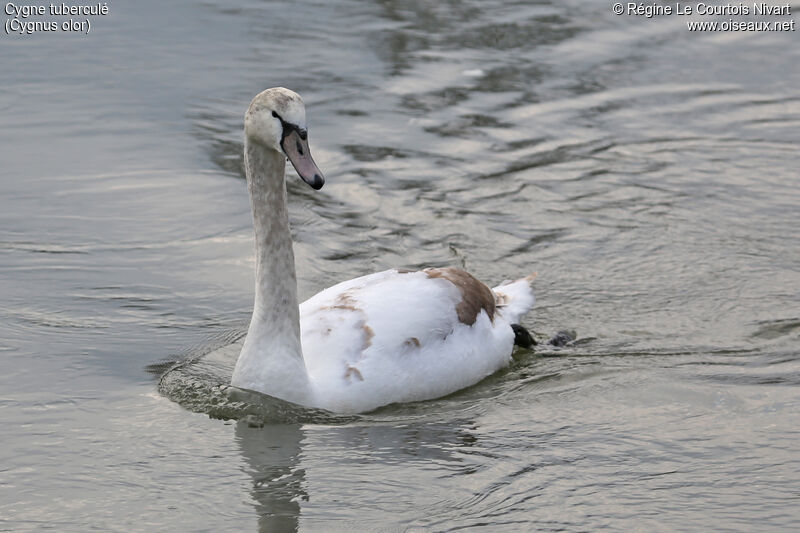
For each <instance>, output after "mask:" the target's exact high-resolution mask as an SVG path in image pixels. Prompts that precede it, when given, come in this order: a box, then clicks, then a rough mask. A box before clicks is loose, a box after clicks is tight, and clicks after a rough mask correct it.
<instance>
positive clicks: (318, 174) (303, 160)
mask: <svg viewBox="0 0 800 533" xmlns="http://www.w3.org/2000/svg"><path fill="white" fill-rule="evenodd" d="M281 148H283V153H285V154H286V157H288V158H289V161H291V162H292V166H293V167H294V169H295V170H296V171H297V173H298V174H299V175H300V177H301V178H303V181H305V182H306V183H308V184H309V185H311V187H313V188H314V189H317V190H319V189H321V188H322V186H323V185H325V177H324V176H323V175H322V171H321V170H320V169H319V168H318V167H317V164H316V163H314V160H313V159H312V158H311V150H309V149H308V136H307V135H306V131H305V130H300V129H292V130H291V131H290V132H289V133H288V134H287V135H284V137H283V139H281Z"/></svg>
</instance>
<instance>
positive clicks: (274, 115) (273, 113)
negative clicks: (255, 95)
mask: <svg viewBox="0 0 800 533" xmlns="http://www.w3.org/2000/svg"><path fill="white" fill-rule="evenodd" d="M272 116H273V117H275V118H277V119H278V120H280V118H281V117H279V116H278V114H277V113H276V112H275V111H273V112H272Z"/></svg>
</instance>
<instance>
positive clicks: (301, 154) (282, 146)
mask: <svg viewBox="0 0 800 533" xmlns="http://www.w3.org/2000/svg"><path fill="white" fill-rule="evenodd" d="M244 134H245V136H246V137H247V140H248V141H249V142H255V143H257V144H259V145H261V146H263V147H264V148H265V149H269V150H275V151H276V152H280V153H282V154H285V155H286V157H288V158H289V161H291V162H292V166H294V169H295V170H296V171H297V174H298V175H299V176H300V177H301V178H303V181H305V182H306V183H308V184H309V185H311V186H312V187H313V188H314V189H320V188H321V187H322V186H323V185H324V184H325V178H324V176H323V175H322V172H321V171H320V169H319V168H317V164H316V163H314V160H313V159H312V158H311V151H310V150H309V149H308V132H307V131H306V108H305V106H304V105H303V99H302V98H300V95H299V94H297V93H295V92H293V91H290V90H289V89H284V88H283V87H273V88H272V89H267V90H266V91H263V92H261V93H259V94H258V95H257V96H256V97H255V98H253V101H252V102H250V107H249V108H248V109H247V113H246V114H245V116H244Z"/></svg>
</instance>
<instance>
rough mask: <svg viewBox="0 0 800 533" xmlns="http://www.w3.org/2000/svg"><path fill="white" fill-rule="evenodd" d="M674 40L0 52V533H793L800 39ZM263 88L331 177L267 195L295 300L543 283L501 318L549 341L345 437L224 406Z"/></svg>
mask: <svg viewBox="0 0 800 533" xmlns="http://www.w3.org/2000/svg"><path fill="white" fill-rule="evenodd" d="M794 8H795V11H798V12H800V6H797V5H795V6H794ZM793 17H796V15H792V16H789V17H783V18H781V19H780V20H784V19H785V20H789V19H791V18H793ZM722 19H725V17H722ZM722 19H721V20H722ZM756 19H757V18H756ZM756 19H754V20H756ZM685 20H686V18H685V17H683V18H681V17H677V16H668V17H655V18H651V19H648V18H644V17H634V16H616V15H614V14H613V13H612V12H611V2H599V1H598V2H578V1H574V2H573V1H568V2H552V3H551V2H546V1H545V2H536V3H531V2H516V3H515V2H500V1H494V2H493V1H488V2H484V1H481V2H478V1H473V2H422V1H420V2H393V1H378V2H366V1H364V2H359V1H345V2H336V3H326V2H253V1H250V2H226V1H222V0H217V1H210V2H203V3H197V2H189V1H187V0H179V1H177V2H169V3H164V2H152V1H141V2H135V3H133V2H124V3H123V2H115V3H112V5H111V13H110V14H109V15H108V16H106V17H104V18H98V19H95V22H94V23H93V26H92V30H91V32H90V33H89V34H88V35H68V34H65V33H57V34H52V33H49V34H34V35H23V36H19V35H16V36H7V35H4V34H3V35H2V36H1V37H0V48H2V53H1V54H0V65H1V66H2V72H3V83H2V84H0V110H1V111H2V113H0V153H2V164H0V427H2V440H1V441H0V442H2V446H0V530H10V531H40V530H43V529H48V528H50V529H53V530H57V531H87V530H92V529H94V530H101V531H232V530H242V531H248V530H250V531H253V530H259V529H260V530H263V531H292V530H300V531H370V530H384V531H403V530H407V529H409V530H417V529H418V530H430V531H449V530H461V529H464V530H486V531H523V530H531V529H539V530H568V531H587V530H597V529H601V528H610V529H614V530H644V531H650V530H712V529H713V530H740V531H753V530H760V531H763V530H790V529H793V528H796V527H797V526H798V523H800V512H798V509H800V505H799V504H800V447H798V440H799V439H800V430H799V429H798V428H800V356H799V355H798V346H799V345H800V292H798V287H800V273H799V270H800V269H799V268H798V265H800V233H798V230H797V228H798V227H800V187H799V185H800V183H799V181H798V171H797V169H798V168H799V167H800V165H798V161H799V159H800V158H798V143H800V89H798V87H800V70H799V69H797V64H798V62H799V60H800V47H798V39H797V34H796V32H795V33H792V32H788V33H752V32H731V33H723V32H718V33H710V32H706V33H691V32H688V31H687V30H686V24H685ZM276 85H284V86H287V87H291V88H293V89H294V90H296V91H298V92H300V93H301V94H302V95H303V96H304V98H305V100H306V104H307V108H308V117H309V126H310V128H309V131H310V140H311V145H312V149H313V150H314V155H315V159H316V160H317V162H318V163H319V165H320V167H321V168H322V169H323V170H324V171H325V173H326V175H327V178H328V183H327V184H326V186H325V187H324V188H323V189H322V190H321V191H319V192H315V191H313V190H311V189H310V188H308V187H306V186H305V185H304V184H302V183H301V182H300V181H299V180H297V179H295V178H294V177H293V176H290V178H289V193H290V201H291V206H290V216H291V221H292V224H293V237H294V240H295V253H296V256H297V264H298V282H299V291H300V296H301V297H302V298H305V297H308V296H310V295H312V294H314V293H315V292H316V291H319V290H321V289H322V288H325V287H327V286H329V285H332V284H334V283H336V282H338V281H340V280H343V279H348V278H351V277H355V276H358V275H362V274H366V273H369V272H373V271H377V270H381V269H385V268H389V267H394V266H403V267H411V268H416V267H423V266H444V265H455V266H463V267H466V268H468V269H469V270H470V271H472V272H473V273H474V274H476V275H477V276H478V277H479V278H481V279H483V280H485V281H486V282H487V283H497V282H500V281H502V280H503V279H506V278H513V277H518V276H520V275H524V274H527V273H529V272H531V271H538V272H539V278H538V279H537V282H536V292H537V296H538V304H537V308H536V309H535V312H533V313H531V314H530V315H528V317H527V318H526V320H525V322H524V325H525V326H526V327H528V328H529V329H531V330H532V331H533V332H535V334H536V336H537V337H539V338H540V339H541V340H546V339H547V338H548V337H549V336H551V335H553V334H554V333H555V332H557V331H559V330H574V331H575V332H576V333H577V336H578V340H577V342H575V343H573V344H571V345H569V346H566V347H564V348H560V349H559V348H555V347H552V346H549V347H548V346H547V345H546V344H542V345H541V346H540V347H538V348H537V349H536V350H535V351H533V352H530V351H519V352H517V354H516V360H515V363H514V364H513V365H512V367H511V368H510V369H508V370H506V371H504V372H501V373H499V374H498V375H495V376H492V377H491V378H489V379H487V380H485V381H484V382H482V383H480V384H478V385H476V386H474V387H471V388H470V389H468V390H466V391H462V392H460V393H457V394H455V395H452V396H450V397H447V398H444V399H441V400H436V401H430V402H423V403H419V404H413V405H407V406H390V407H387V408H384V409H381V410H378V411H377V412H374V413H369V414H366V415H359V416H349V417H339V416H334V415H331V414H328V413H324V412H316V411H308V410H304V409H301V408H298V407H296V406H292V405H290V404H285V403H283V402H279V401H274V400H270V399H269V398H268V397H257V396H253V395H247V394H245V393H243V392H239V391H232V390H230V389H229V388H227V387H226V385H227V382H228V379H229V376H230V371H231V368H232V364H233V361H234V359H235V357H236V347H237V345H236V344H235V343H236V342H237V339H240V337H241V332H242V331H243V328H244V327H245V326H246V323H247V320H248V318H249V311H250V309H251V306H252V276H253V261H252V228H251V221H250V212H249V203H248V199H247V191H246V186H245V181H244V178H243V171H242V167H241V163H242V157H241V151H242V142H241V128H242V115H243V112H244V110H245V109H246V107H247V104H248V103H249V101H250V99H251V98H252V96H253V95H255V94H256V93H257V92H259V91H260V90H262V89H264V88H266V87H270V86H276ZM231 343H234V344H231ZM176 364H177V366H176ZM170 369H171V370H170Z"/></svg>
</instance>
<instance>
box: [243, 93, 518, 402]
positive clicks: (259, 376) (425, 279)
mask: <svg viewBox="0 0 800 533" xmlns="http://www.w3.org/2000/svg"><path fill="white" fill-rule="evenodd" d="M284 154H285V155H286V156H288V157H289V159H290V160H291V161H292V163H293V164H294V166H295V168H296V170H297V171H298V174H299V175H300V177H301V178H303V179H304V180H305V181H306V182H308V183H309V184H310V185H311V186H312V187H314V188H316V189H318V188H320V187H322V184H323V183H324V180H323V178H322V174H321V172H319V169H318V168H317V167H316V165H315V164H314V162H313V160H312V159H311V155H310V153H309V151H308V145H307V143H306V133H305V109H304V107H303V104H302V100H301V99H300V97H299V96H298V95H296V94H295V93H293V92H291V91H289V90H287V89H283V88H276V89H268V90H266V91H264V92H262V93H261V94H259V95H258V96H256V98H255V99H254V100H253V102H252V103H251V105H250V108H249V109H248V112H247V114H246V116H245V165H246V171H247V180H248V188H249V191H250V198H251V206H252V209H253V221H254V227H255V235H256V297H255V305H254V308H253V317H252V320H251V322H250V329H249V330H248V333H247V338H246V339H245V343H244V346H243V347H242V352H241V354H240V355H239V359H238V361H237V363H236V368H235V370H234V373H233V378H232V384H233V385H234V386H237V387H240V388H245V389H251V390H255V391H259V392H263V393H265V394H269V395H271V396H275V397H278V398H281V399H284V400H288V401H291V402H295V403H299V404H301V405H306V406H313V407H321V408H324V409H329V410H331V411H336V412H362V411H368V410H371V409H374V408H376V407H379V406H381V405H386V404H389V403H394V402H407V401H415V400H425V399H431V398H437V397H440V396H444V395H446V394H449V393H451V392H454V391H456V390H459V389H461V388H464V387H466V386H469V385H472V384H474V383H476V382H478V381H480V380H481V379H483V378H484V377H486V376H488V375H490V374H492V373H494V372H496V371H497V370H499V369H500V368H502V367H504V366H506V365H507V364H508V363H509V362H510V361H511V352H512V350H513V347H514V338H515V333H514V330H512V327H511V325H512V324H515V323H517V322H518V321H519V319H520V318H521V317H522V315H524V314H525V313H526V312H527V311H528V310H529V309H530V308H531V307H532V306H533V303H534V296H533V292H532V291H531V289H530V281H531V279H532V277H530V276H529V277H528V278H523V279H521V280H518V281H516V282H513V283H509V284H506V285H502V286H500V287H496V288H495V289H494V290H490V289H489V288H488V287H487V286H486V285H484V284H483V283H481V282H480V281H478V280H477V279H475V278H474V277H472V276H471V275H470V274H467V273H466V272H464V271H462V270H458V269H454V268H443V269H426V270H422V271H418V272H409V271H402V270H387V271H385V272H379V273H376V274H371V275H368V276H362V277H359V278H355V279H352V280H349V281H345V282H342V283H339V284H338V285H335V286H333V287H330V288H328V289H325V290H324V291H322V292H320V293H318V294H317V295H315V296H313V297H311V298H309V299H308V300H306V301H305V302H303V303H302V304H301V305H299V306H298V304H297V282H296V278H295V269H294V255H293V252H292V242H291V235H290V232H289V222H288V215H287V209H286V185H285V178H284V168H285V157H284Z"/></svg>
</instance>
